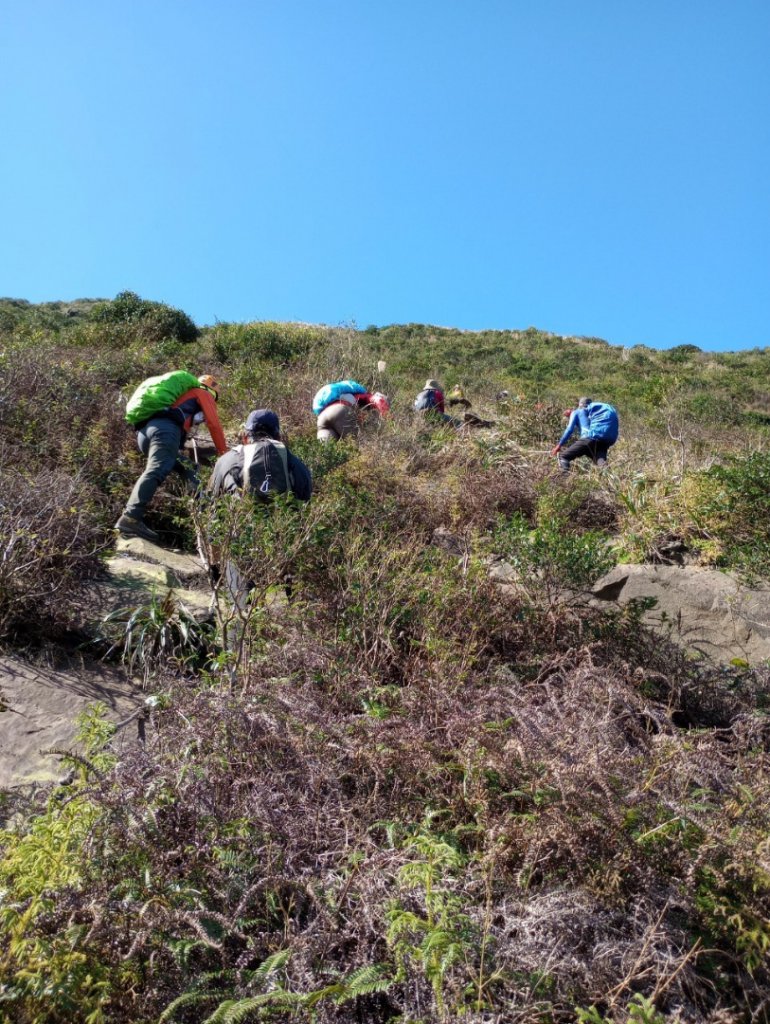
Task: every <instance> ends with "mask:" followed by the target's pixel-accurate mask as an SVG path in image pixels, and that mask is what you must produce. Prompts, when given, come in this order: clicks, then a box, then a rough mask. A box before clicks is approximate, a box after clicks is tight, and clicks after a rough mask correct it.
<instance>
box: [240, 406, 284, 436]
mask: <svg viewBox="0 0 770 1024" xmlns="http://www.w3.org/2000/svg"><path fill="white" fill-rule="evenodd" d="M243 429H244V430H245V431H246V433H247V434H248V435H249V437H256V435H257V434H267V436H268V437H272V438H274V439H275V440H276V441H277V440H278V439H279V437H280V434H281V424H280V421H279V419H278V417H277V416H276V414H275V413H274V412H273V410H272V409H253V410H252V411H251V412H250V413H249V415H248V416H247V417H246V422H245V423H244V425H243Z"/></svg>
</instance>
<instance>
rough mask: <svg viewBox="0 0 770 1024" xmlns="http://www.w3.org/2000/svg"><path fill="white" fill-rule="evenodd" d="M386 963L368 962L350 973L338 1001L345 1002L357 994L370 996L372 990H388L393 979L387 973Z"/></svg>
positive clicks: (336, 1000)
mask: <svg viewBox="0 0 770 1024" xmlns="http://www.w3.org/2000/svg"><path fill="white" fill-rule="evenodd" d="M386 970H387V968H386V966H385V964H367V965H366V966H365V967H359V968H358V969H357V970H355V971H353V973H352V974H349V975H348V976H347V978H345V981H344V983H343V984H344V994H343V995H342V996H341V997H337V998H336V999H335V1000H334V1001H335V1002H336V1003H341V1002H344V1001H345V1000H347V999H355V998H356V996H368V995H371V993H372V992H387V990H388V989H389V988H390V986H391V985H392V984H393V979H392V978H391V977H389V976H388V975H386V974H385V971H386Z"/></svg>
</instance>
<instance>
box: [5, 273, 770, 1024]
mask: <svg viewBox="0 0 770 1024" xmlns="http://www.w3.org/2000/svg"><path fill="white" fill-rule="evenodd" d="M380 361H384V362H385V364H386V367H385V369H384V370H379V369H378V363H379V362H380ZM172 368H185V369H188V370H190V371H191V372H194V373H212V374H214V375H215V376H216V377H217V379H218V380H219V381H220V385H221V386H220V403H219V405H220V412H221V415H222V420H223V423H224V425H225V430H226V432H227V433H228V435H229V436H230V437H231V438H234V437H235V435H236V433H237V429H238V425H239V424H240V423H241V421H242V420H243V417H244V416H245V414H246V413H247V412H248V411H249V410H250V409H251V408H254V407H257V406H269V407H271V408H273V409H275V410H276V411H277V412H278V413H279V414H280V416H281V423H282V427H283V429H284V431H285V433H286V434H287V436H288V439H289V444H290V446H291V448H292V450H293V451H294V452H296V454H298V455H299V456H301V457H302V458H303V459H304V460H305V461H306V462H307V463H308V465H309V466H310V467H311V469H312V470H313V474H314V480H315V487H316V491H315V495H314V497H313V500H312V502H311V503H310V504H309V505H308V506H307V507H306V508H305V507H302V508H300V507H297V506H295V505H293V504H291V503H289V502H278V503H277V504H276V505H275V507H273V508H271V509H270V510H269V514H265V513H264V511H263V510H260V509H255V508H253V507H252V506H251V504H250V502H248V501H243V502H240V503H237V504H236V505H235V506H223V507H222V508H221V509H220V510H219V511H218V512H217V513H216V515H214V514H213V513H212V512H211V511H210V510H207V509H206V508H204V509H201V508H200V507H198V506H195V505H194V504H193V502H192V499H191V498H190V497H189V496H187V495H185V494H184V493H182V490H181V488H180V489H178V490H177V489H176V488H175V485H173V484H172V482H171V481H169V482H167V484H166V485H165V486H164V487H163V488H162V489H161V490H160V491H159V492H158V495H157V496H156V498H155V500H154V502H153V504H152V507H151V511H150V517H149V518H150V521H151V523H152V525H153V526H154V527H156V528H157V529H158V530H159V532H160V533H161V536H162V538H163V540H164V542H165V543H166V544H168V545H169V546H175V547H181V548H184V549H186V550H188V551H194V550H195V531H194V521H197V525H198V527H199V528H200V529H202V530H204V531H207V533H208V535H210V536H211V537H212V538H213V539H218V540H221V539H222V538H225V539H226V543H227V544H228V546H229V547H230V550H231V555H232V557H233V558H234V559H235V560H236V561H237V563H238V565H239V567H240V568H241V571H242V572H243V574H244V575H245V576H246V577H247V578H250V579H253V580H255V581H256V583H257V586H256V590H255V595H254V600H253V602H252V612H251V614H250V615H249V617H248V620H247V621H243V622H241V621H236V620H234V619H233V617H232V615H230V613H228V612H227V610H226V609H220V614H219V616H218V618H217V621H216V623H215V624H214V625H213V626H206V625H204V626H195V625H193V624H191V623H188V622H186V620H185V619H184V616H180V615H179V613H178V610H176V609H174V608H172V607H170V606H169V605H168V603H166V604H162V603H161V600H160V598H161V596H162V595H159V596H158V600H157V601H156V602H154V604H153V605H152V606H148V607H147V608H144V609H140V610H139V611H138V612H137V614H136V616H135V617H134V620H133V621H134V623H138V624H139V626H138V627H137V628H134V629H133V630H132V631H131V632H126V633H121V631H120V626H119V625H118V624H116V623H113V625H112V626H110V625H109V624H105V626H104V637H103V642H102V643H101V646H100V645H98V644H97V645H95V644H94V643H93V641H92V640H91V641H90V642H89V644H90V645H89V646H88V647H86V648H81V649H84V650H86V652H90V653H91V654H92V655H94V656H95V655H97V654H99V653H100V652H101V653H102V654H104V653H105V652H106V651H108V650H112V654H111V655H110V657H111V658H112V659H113V661H117V662H118V663H119V662H120V658H121V654H122V655H123V657H124V659H125V660H127V661H130V662H131V663H132V664H133V666H134V670H135V672H138V674H139V675H142V676H144V677H145V678H146V679H147V680H148V682H147V689H148V697H150V698H151V701H150V704H149V705H148V715H149V722H148V725H147V730H146V736H147V738H146V742H145V744H144V745H142V746H137V747H135V748H133V749H131V750H129V751H127V752H125V753H123V754H122V755H121V757H120V758H119V759H118V758H117V757H116V755H115V754H114V753H113V752H112V751H111V749H110V746H109V736H110V732H111V729H112V727H111V726H109V725H107V724H105V723H104V722H102V721H100V719H99V717H98V715H97V714H94V715H93V716H91V718H90V719H89V720H88V721H87V722H86V723H84V727H83V739H82V744H81V747H80V748H79V757H78V758H76V759H74V760H72V761H71V762H70V763H71V766H72V769H73V770H72V772H71V775H70V777H69V778H68V780H67V781H65V782H64V783H62V784H61V785H58V786H56V787H54V788H53V790H52V792H51V794H50V798H49V800H48V803H45V802H41V800H40V798H39V797H38V798H37V799H33V798H29V799H27V798H26V797H25V796H23V795H20V794H18V793H17V794H10V793H8V794H7V795H6V796H5V797H4V798H2V799H3V800H4V804H3V805H2V806H3V816H4V817H5V819H6V821H7V825H6V831H5V833H4V834H2V844H3V852H2V853H0V1021H3V1022H5V1021H7V1022H8V1024H11V1022H13V1024H48V1022H50V1024H58V1022H64V1021H66V1022H67V1024H81V1022H82V1024H151V1022H152V1024H155V1022H160V1021H179V1022H189V1024H203V1022H210V1024H214V1022H236V1021H244V1022H247V1021H282V1022H283V1021H298V1022H299V1021H301V1022H305V1021H307V1022H310V1021H318V1022H321V1024H325V1022H343V1021H346V1022H347V1021H351V1020H360V1021H367V1022H372V1024H380V1022H382V1024H386V1022H392V1024H396V1022H400V1024H408V1022H411V1024H418V1022H425V1024H428V1022H431V1024H432V1022H448V1021H457V1020H462V1021H467V1022H471V1024H482V1022H485V1024H486V1022H493V1021H495V1022H498V1021H499V1022H502V1021H518V1022H522V1024H529V1022H532V1024H535V1022H537V1024H547V1022H552V1024H560V1022H572V1021H583V1022H589V1024H602V1022H605V1021H606V1022H617V1024H621V1022H625V1021H634V1022H636V1024H658V1022H663V1021H679V1022H682V1024H689V1022H692V1024H695V1022H701V1021H703V1022H707V1021H708V1022H713V1024H730V1022H736V1024H737V1022H745V1024H749V1022H752V1024H754V1022H761V1021H767V1020H770V969H769V968H768V962H769V957H770V847H768V835H769V834H770V789H769V788H768V778H769V776H770V718H769V717H768V710H769V709H770V669H768V666H767V665H758V666H752V665H749V664H747V663H746V662H745V661H743V660H742V659H740V658H736V659H734V663H733V664H732V665H728V666H717V665H714V664H711V663H709V662H708V661H706V660H698V659H695V658H693V657H692V656H691V654H690V653H689V652H688V651H686V650H685V649H684V648H683V647H681V646H678V645H677V644H676V643H675V642H674V640H675V635H674V633H672V635H671V636H670V637H668V638H667V637H666V636H661V635H660V634H659V633H658V634H653V633H651V632H650V631H649V630H648V629H647V628H646V627H645V626H644V625H643V624H642V614H643V612H644V607H643V603H642V604H632V605H630V606H627V607H626V608H624V609H622V610H620V609H618V610H617V611H614V612H611V613H607V612H604V611H601V612H600V611H598V610H597V609H595V608H594V607H593V606H592V605H591V604H590V603H589V602H588V601H587V592H588V590H589V588H590V587H591V585H592V584H593V583H594V582H595V581H596V580H597V579H599V578H600V577H601V576H602V575H603V574H604V573H606V572H607V571H608V570H609V569H610V568H611V567H612V566H613V565H614V564H615V563H616V562H618V561H632V562H659V561H661V560H663V559H664V558H665V557H666V551H668V550H670V549H671V545H672V542H675V543H676V546H677V549H678V550H681V551H683V552H684V557H685V558H686V560H687V561H688V562H689V563H690V564H691V565H695V566H704V567H717V568H721V569H725V570H729V571H730V572H732V573H734V574H736V575H737V577H738V578H739V579H740V580H743V581H745V582H746V583H751V584H754V585H756V586H759V587H761V586H764V585H765V584H766V583H767V581H768V580H770V515H768V513H769V512H770V507H769V506H770V443H769V442H770V375H769V373H768V371H770V349H752V350H749V351H741V352H731V353H707V352H702V351H700V350H699V349H697V348H696V347H695V346H691V345H682V346H678V347H677V348H674V349H670V350H668V351H663V350H661V351H659V350H654V349H649V348H645V347H641V346H637V347H635V348H632V349H624V348H620V347H615V346H612V345H609V344H607V343H606V342H603V341H601V340H600V339H594V338H565V337H560V336H557V335H553V334H550V333H547V332H542V331H538V330H536V329H534V328H528V329H526V330H521V331H477V332H467V331H459V330H454V329H451V328H439V327H431V326H427V325H416V324H408V325H390V326H387V327H374V326H371V327H367V328H365V329H358V328H357V327H355V326H353V325H350V326H337V327H330V326H324V325H312V324H291V323H274V322H264V321H260V322H254V323H248V324H239V323H218V324H215V325H213V326H208V327H198V326H197V325H195V324H194V323H193V322H192V320H190V318H189V317H187V316H186V314H184V313H183V312H182V311H180V310H175V309H172V308H171V307H168V306H166V305H164V304H162V303H158V302H150V301H147V300H144V299H141V298H140V297H139V296H137V295H134V294H133V293H128V292H127V293H122V294H121V295H119V296H117V297H116V298H115V299H114V300H78V301H76V302H70V303H44V304H40V305H33V304H30V303H26V302H24V301H23V300H9V299H6V300H0V478H1V479H0V483H1V484H2V490H0V495H1V498H0V641H1V642H2V644H3V645H4V646H5V648H6V649H7V650H10V651H15V652H19V651H23V652H26V654H27V656H29V657H30V658H36V657H37V658H39V657H43V656H45V657H49V658H55V657H56V656H57V651H68V650H71V649H72V647H73V645H75V644H83V642H84V641H85V639H86V638H85V637H84V635H83V634H82V632H81V626H80V620H79V617H78V614H79V613H78V609H79V608H80V605H81V602H82V598H83V595H84V594H85V593H86V592H87V591H88V588H89V586H90V582H91V581H92V580H93V579H95V578H98V577H99V575H100V574H101V573H102V572H103V566H104V560H105V558H106V557H107V556H108V555H109V554H110V553H111V551H112V547H113V545H114V534H113V532H112V525H113V523H114V522H115V519H116V518H117V516H118V514H119V513H120V511H121V509H122V507H123V504H124V502H125V499H126V497H127V495H128V493H129V491H130V488H131V486H132V484H133V482H134V480H135V479H136V476H137V475H138V473H139V472H140V470H141V466H142V460H141V459H140V457H139V455H138V453H136V452H135V450H134V439H133V433H132V431H131V430H130V429H129V428H127V426H126V424H125V423H124V422H123V407H124V404H125V400H126V398H127V397H128V395H129V394H130V393H131V391H132V390H133V388H134V387H135V386H136V384H138V383H139V382H140V381H141V380H142V379H143V378H145V377H147V376H149V375H151V374H155V373H160V372H164V371H165V370H167V369H172ZM342 377H354V378H355V379H358V380H360V381H361V382H362V383H364V384H367V385H369V386H371V387H378V388H380V389H381V390H384V391H385V392H386V393H387V394H388V395H389V396H390V398H391V402H392V415H391V417H390V418H389V419H388V420H387V421H386V422H385V423H384V425H383V426H382V429H380V430H378V431H372V432H368V433H366V434H365V435H364V436H363V437H362V438H361V441H360V444H354V443H340V444H338V445H333V446H327V447H324V446H321V445H319V444H318V443H317V441H316V440H315V423H314V418H313V416H312V413H311V410H310V403H311V400H312V396H313V394H314V393H315V391H316V390H317V389H318V387H320V386H321V385H322V384H323V383H325V382H327V381H329V380H334V379H339V378H342ZM426 377H437V378H438V379H439V380H440V381H442V383H443V384H444V385H445V386H446V388H447V390H448V389H449V387H451V386H452V385H453V384H455V383H461V384H462V385H463V387H464V389H465V391H466V394H467V395H468V397H469V398H470V399H471V401H472V402H473V408H474V410H476V411H478V412H479V413H480V414H481V415H483V416H485V417H488V418H490V419H492V420H494V421H495V423H494V426H493V427H492V428H491V429H489V430H479V431H476V432H473V433H457V432H455V431H447V430H444V429H438V428H432V427H431V426H430V425H426V424H425V423H424V422H422V421H420V422H418V421H416V420H415V418H414V417H413V415H412V412H411V404H412V401H413V400H414V397H415V395H416V393H417V392H418V391H419V390H420V388H421V387H422V384H423V381H424V380H425V378H426ZM503 389H505V390H507V391H508V392H509V396H510V399H509V400H508V401H505V402H502V403H501V402H498V401H497V399H496V397H495V396H496V395H497V394H498V393H499V392H500V391H501V390H503ZM581 394H590V395H592V396H593V397H594V398H596V399H600V400H604V401H611V402H612V403H613V404H615V405H616V406H617V408H618V410H619V412H620V416H621V439H620V441H619V442H618V444H617V445H616V446H615V447H614V448H613V449H612V451H611V455H610V468H609V469H608V471H606V472H605V473H603V474H601V473H599V472H598V471H596V470H594V469H593V468H589V469H580V468H579V467H575V469H574V470H573V472H572V474H570V476H569V477H568V478H566V479H565V478H564V477H563V476H562V475H561V474H560V473H559V472H558V469H557V467H556V465H555V460H554V459H552V458H550V457H549V455H548V451H549V449H550V448H551V447H552V446H553V445H554V444H555V442H556V441H557V439H558V437H559V435H560V434H561V431H562V430H563V426H564V422H565V421H564V418H563V411H564V409H565V408H568V407H571V406H573V405H574V404H575V402H576V400H577V398H578V396H579V395H581ZM516 396H521V397H520V398H518V399H517V398H516ZM437 531H438V533H437ZM442 536H443V537H445V538H446V537H448V538H449V543H448V544H445V545H444V547H447V546H448V547H449V548H450V552H449V553H448V552H447V551H446V550H444V549H442V547H441V546H439V545H438V544H437V543H436V539H437V538H438V537H442ZM500 557H502V558H503V559H505V561H506V562H507V563H508V565H509V566H511V567H512V572H513V577H512V579H513V582H512V583H511V582H509V584H508V585H507V586H500V585H499V584H498V583H497V582H495V581H494V580H493V579H491V578H490V564H491V563H492V560H493V559H496V558H500ZM287 574H288V575H287ZM287 579H289V580H290V595H289V599H288V601H284V602H282V603H281V605H280V612H279V613H275V612H271V611H269V610H268V604H269V600H268V598H269V597H270V595H273V596H274V595H275V594H276V593H277V592H281V593H283V588H284V587H285V586H286V585H287ZM228 615H229V618H228ZM10 713H12V712H10Z"/></svg>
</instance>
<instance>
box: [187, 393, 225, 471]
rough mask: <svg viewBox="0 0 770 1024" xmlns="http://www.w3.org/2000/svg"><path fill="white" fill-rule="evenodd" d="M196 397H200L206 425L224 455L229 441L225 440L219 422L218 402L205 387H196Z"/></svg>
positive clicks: (220, 452) (199, 401) (218, 449)
mask: <svg viewBox="0 0 770 1024" xmlns="http://www.w3.org/2000/svg"><path fill="white" fill-rule="evenodd" d="M195 397H196V398H197V399H198V404H199V405H200V407H201V412H202V413H203V415H204V416H205V417H206V426H207V427H208V429H209V433H210V434H211V440H212V441H213V442H214V445H215V446H216V449H217V451H218V452H219V454H220V455H224V454H225V452H226V451H227V450H228V447H227V441H226V440H225V432H224V430H222V424H221V423H220V422H219V415H218V413H217V404H216V402H215V401H214V397H213V395H212V394H211V393H210V392H208V391H206V390H205V388H200V389H198V388H196V389H195Z"/></svg>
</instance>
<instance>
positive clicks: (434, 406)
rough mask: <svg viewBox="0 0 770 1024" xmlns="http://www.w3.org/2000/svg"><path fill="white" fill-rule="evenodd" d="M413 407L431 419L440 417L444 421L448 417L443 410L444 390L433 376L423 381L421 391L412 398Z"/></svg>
mask: <svg viewBox="0 0 770 1024" xmlns="http://www.w3.org/2000/svg"><path fill="white" fill-rule="evenodd" d="M414 408H415V411H416V412H421V413H424V414H425V415H427V416H429V417H430V418H433V419H442V420H443V421H444V422H446V421H448V420H449V419H450V417H449V416H447V415H446V414H445V412H444V392H443V391H442V390H441V385H440V384H439V382H438V381H437V380H434V378H433V377H429V378H428V379H427V380H426V381H425V384H424V386H423V389H422V391H421V392H420V393H419V395H418V396H417V398H415V400H414Z"/></svg>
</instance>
